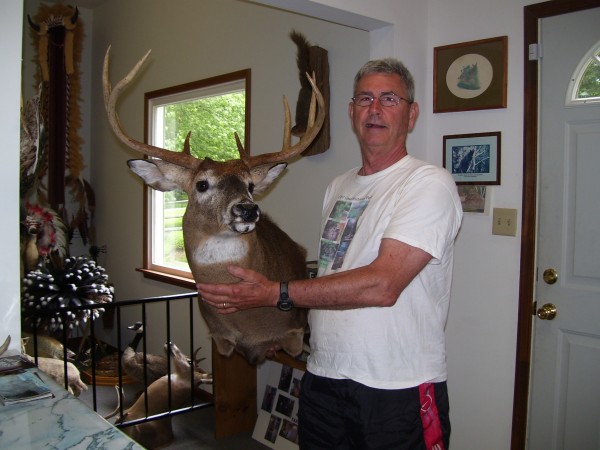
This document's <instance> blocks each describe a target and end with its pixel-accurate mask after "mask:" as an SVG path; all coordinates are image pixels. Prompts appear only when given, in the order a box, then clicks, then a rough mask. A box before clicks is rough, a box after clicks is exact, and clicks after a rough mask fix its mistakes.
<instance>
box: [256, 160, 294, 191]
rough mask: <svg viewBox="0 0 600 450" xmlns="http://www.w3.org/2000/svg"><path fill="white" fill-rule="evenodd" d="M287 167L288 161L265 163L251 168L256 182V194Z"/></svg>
mask: <svg viewBox="0 0 600 450" xmlns="http://www.w3.org/2000/svg"><path fill="white" fill-rule="evenodd" d="M286 167H287V163H278V164H273V163H271V164H263V165H260V166H256V167H253V168H252V169H250V174H251V175H252V182H253V183H254V194H260V193H261V192H263V191H264V190H265V189H267V188H268V187H269V186H270V185H271V183H273V181H275V180H276V179H277V178H278V177H279V175H281V172H283V170H284V169H285V168H286Z"/></svg>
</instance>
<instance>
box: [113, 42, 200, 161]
mask: <svg viewBox="0 0 600 450" xmlns="http://www.w3.org/2000/svg"><path fill="white" fill-rule="evenodd" d="M150 52H151V50H148V52H147V53H146V54H145V55H144V57H143V58H142V59H140V60H139V61H138V63H137V64H136V65H135V66H133V69H131V71H130V72H129V73H128V74H127V76H125V78H123V79H122V80H121V81H119V82H118V83H117V84H116V86H115V87H114V88H113V87H112V83H111V82H110V79H109V76H108V66H109V59H110V46H109V47H108V49H107V50H106V55H105V56H104V70H103V72H102V87H103V90H104V106H105V108H106V112H107V114H108V122H109V123H110V126H111V127H112V129H113V131H114V132H115V134H116V135H117V137H118V138H119V139H120V140H121V141H122V142H123V143H124V144H125V145H127V146H128V147H130V148H132V149H133V150H137V151H138V152H141V153H143V154H144V155H147V156H153V157H156V158H160V159H162V160H164V161H168V162H171V163H173V164H176V165H178V166H181V167H187V168H190V169H191V168H194V167H196V166H197V165H198V164H199V163H200V162H201V161H202V160H201V159H198V158H195V157H193V156H192V155H191V153H190V149H189V134H188V137H187V139H186V142H188V143H187V144H186V145H185V147H184V149H183V152H174V151H171V150H167V149H165V148H161V147H155V146H154V145H150V144H145V143H143V142H139V141H137V140H135V139H133V138H132V137H130V136H129V135H127V133H126V132H125V131H124V130H123V126H122V125H121V121H120V119H119V115H118V114H117V109H116V105H117V101H118V99H119V95H120V94H121V92H122V91H123V90H124V89H125V88H126V87H127V86H128V85H129V83H131V81H132V80H133V79H134V78H135V77H136V75H137V73H138V72H139V70H140V68H141V67H142V65H143V64H144V62H145V61H146V59H147V58H148V55H149V54H150Z"/></svg>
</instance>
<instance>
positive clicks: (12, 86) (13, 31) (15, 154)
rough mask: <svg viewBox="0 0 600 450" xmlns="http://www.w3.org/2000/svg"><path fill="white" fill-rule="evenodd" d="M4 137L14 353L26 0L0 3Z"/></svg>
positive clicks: (15, 346)
mask: <svg viewBox="0 0 600 450" xmlns="http://www.w3.org/2000/svg"><path fill="white" fill-rule="evenodd" d="M0 11H1V14H0V55H2V60H3V64H4V69H3V70H1V71H0V92H2V95H1V97H2V106H3V107H2V108H1V109H0V136H2V141H3V145H2V149H1V150H0V152H1V154H2V162H3V165H4V167H5V168H6V169H7V170H5V173H4V174H3V175H2V177H0V192H1V193H2V214H0V235H1V236H4V242H3V243H2V251H1V252H0V292H2V295H0V311H2V313H1V315H0V344H2V343H3V342H4V339H5V338H6V336H7V335H10V336H11V345H10V347H9V350H10V352H11V353H15V352H16V353H18V352H19V350H20V346H21V341H20V337H21V336H20V335H21V311H20V305H21V302H20V296H21V295H20V283H19V278H20V275H19V264H18V261H19V260H20V258H19V202H18V201H17V199H18V198H19V139H20V138H19V135H20V134H19V129H20V125H19V109H20V106H19V105H20V97H19V92H21V35H22V33H23V31H22V28H23V22H22V20H21V18H22V15H23V1H22V0H11V1H10V2H3V3H2V5H1V6H0Z"/></svg>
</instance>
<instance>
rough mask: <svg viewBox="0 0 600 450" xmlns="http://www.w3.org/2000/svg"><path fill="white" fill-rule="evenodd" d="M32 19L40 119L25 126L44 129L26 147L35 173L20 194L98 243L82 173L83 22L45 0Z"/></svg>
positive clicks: (71, 233)
mask: <svg viewBox="0 0 600 450" xmlns="http://www.w3.org/2000/svg"><path fill="white" fill-rule="evenodd" d="M27 18H28V20H29V25H30V35H31V38H32V41H33V44H34V46H35V48H36V50H37V52H36V59H37V62H38V66H39V72H38V73H37V74H36V79H35V86H39V93H38V97H39V98H37V99H36V106H37V108H38V110H39V111H38V114H39V118H37V117H36V118H37V119H38V123H35V124H31V123H29V124H26V125H25V124H24V126H23V128H26V130H24V131H30V129H31V127H32V125H37V126H38V127H39V132H38V134H37V140H34V141H32V140H31V139H30V140H29V141H30V142H29V143H30V144H31V145H30V146H29V148H28V149H27V150H28V152H29V153H35V152H37V155H36V172H35V173H31V174H28V175H30V176H29V177H28V178H27V184H26V191H24V190H23V189H22V192H21V197H22V199H25V200H27V201H30V202H35V203H39V204H42V205H44V206H48V207H49V208H51V209H52V210H54V211H56V212H57V213H58V215H59V216H60V217H61V218H62V220H63V222H64V223H65V224H66V225H67V227H68V232H69V241H71V240H72V238H73V236H74V234H75V232H78V233H79V237H81V239H82V241H83V243H84V244H87V243H88V241H90V242H91V243H93V240H94V236H93V234H94V231H93V227H92V216H93V214H94V210H95V195H94V191H93V189H92V187H91V185H90V183H89V182H88V181H87V180H86V179H85V178H84V177H83V170H84V167H85V163H84V159H83V153H82V146H83V139H82V138H81V136H80V135H79V129H80V127H81V112H80V100H81V99H80V95H81V93H80V91H81V73H80V72H81V69H80V62H81V52H82V48H83V38H84V30H83V23H82V21H81V19H80V18H79V10H78V9H77V7H72V6H68V5H62V4H52V5H45V4H41V5H40V7H39V10H38V13H37V15H35V16H34V17H30V16H27ZM23 134H27V133H22V135H23ZM37 144H39V145H37ZM22 153H23V149H22ZM22 187H23V184H22Z"/></svg>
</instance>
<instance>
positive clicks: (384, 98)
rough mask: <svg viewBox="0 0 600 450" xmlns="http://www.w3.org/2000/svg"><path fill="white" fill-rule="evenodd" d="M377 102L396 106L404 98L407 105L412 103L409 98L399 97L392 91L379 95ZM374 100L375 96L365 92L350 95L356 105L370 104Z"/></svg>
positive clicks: (387, 105) (382, 104) (386, 105)
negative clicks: (354, 95)
mask: <svg viewBox="0 0 600 450" xmlns="http://www.w3.org/2000/svg"><path fill="white" fill-rule="evenodd" d="M378 99H379V104H380V105H381V106H385V107H390V106H397V105H398V104H399V103H400V102H401V101H402V100H404V101H405V102H406V103H408V104H409V105H410V104H411V103H412V102H411V101H410V100H408V99H406V98H404V97H400V96H399V95H396V94H394V93H391V94H382V95H381V96H379V98H378ZM374 101H375V97H373V96H372V95H367V94H360V95H357V96H356V97H352V103H354V104H355V105H356V106H370V105H371V104H372V103H373V102H374Z"/></svg>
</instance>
